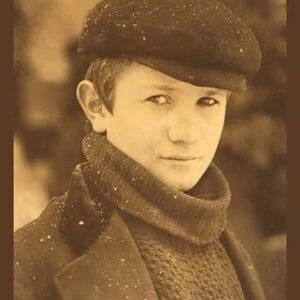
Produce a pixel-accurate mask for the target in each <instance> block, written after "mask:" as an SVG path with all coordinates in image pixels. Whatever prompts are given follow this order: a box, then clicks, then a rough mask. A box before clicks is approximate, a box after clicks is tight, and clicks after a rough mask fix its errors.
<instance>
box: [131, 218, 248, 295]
mask: <svg viewBox="0 0 300 300" xmlns="http://www.w3.org/2000/svg"><path fill="white" fill-rule="evenodd" d="M126 220H127V224H128V225H129V228H130V230H131V232H132V235H133V237H134V239H135V241H136V244H137V246H138V248H139V251H140V253H141V255H142V257H143V259H144V261H145V262H146V265H147V267H148V269H149V272H150V275H151V278H152V281H153V283H154V286H155V287H156V291H157V294H158V295H159V297H160V299H170V300H171V299H174V300H175V299H205V300H206V299H214V300H215V299H222V300H223V299H244V295H243V292H242V289H241V285H240V283H239V279H238V277H237V275H236V272H235V270H234V268H233V266H232V263H231V261H230V259H229V257H228V255H227V254H226V251H225V249H224V247H223V246H222V244H221V243H220V241H219V240H216V241H215V242H212V243H210V244H208V245H205V246H198V245H195V244H193V243H188V242H186V241H184V240H180V239H178V238H176V237H174V236H172V235H168V234H165V233H164V232H163V231H161V230H159V229H157V228H155V227H152V228H150V227H151V226H149V225H147V224H146V223H145V222H141V221H138V220H136V219H133V218H128V217H127V218H126Z"/></svg>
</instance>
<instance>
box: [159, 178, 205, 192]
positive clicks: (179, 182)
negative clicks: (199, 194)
mask: <svg viewBox="0 0 300 300" xmlns="http://www.w3.org/2000/svg"><path fill="white" fill-rule="evenodd" d="M201 177H202V176H200V175H199V176H194V177H192V178H184V177H183V176H181V177H176V178H172V177H168V178H160V180H161V181H162V182H163V183H165V184H166V185H167V186H169V187H171V188H173V189H176V190H179V191H182V192H186V191H189V190H190V189H192V188H193V187H194V186H195V185H196V184H197V183H198V182H199V180H200V178H201Z"/></svg>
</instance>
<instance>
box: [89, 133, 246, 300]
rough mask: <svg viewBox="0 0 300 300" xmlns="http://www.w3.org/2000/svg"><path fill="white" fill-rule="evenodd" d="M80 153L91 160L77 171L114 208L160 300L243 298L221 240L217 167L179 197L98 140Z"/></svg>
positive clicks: (223, 204) (224, 192)
mask: <svg viewBox="0 0 300 300" xmlns="http://www.w3.org/2000/svg"><path fill="white" fill-rule="evenodd" d="M83 151H84V154H85V156H86V158H87V159H88V161H89V164H87V165H86V166H85V168H84V170H83V171H84V174H85V176H86V177H87V181H88V182H89V184H90V185H91V186H92V187H93V188H92V189H93V190H95V191H96V193H99V194H100V195H101V197H102V198H103V195H104V196H105V197H106V198H107V200H108V201H109V202H110V203H111V204H113V205H114V206H115V207H116V208H117V209H118V210H119V211H120V213H121V215H122V216H123V218H124V220H125V222H126V223H127V225H128V227H129V229H130V231H131V234H132V236H133V238H134V240H135V242H136V245H137V247H138V249H139V251H140V253H141V256H142V257H143V259H144V261H145V264H146V266H147V268H148V270H149V274H150V276H151V279H152V281H153V284H154V286H155V289H156V292H157V294H158V296H159V298H160V299H244V295H243V291H242V288H241V285H240V282H239V279H238V277H237V274H236V272H235V270H234V267H233V265H232V263H231V261H230V258H229V257H228V255H227V253H226V251H225V249H224V247H223V246H222V244H221V242H220V241H219V237H220V235H221V234H222V232H223V230H224V227H225V225H226V210H227V207H228V205H229V202H230V192H229V188H228V184H227V182H226V180H225V178H224V177H223V175H222V173H221V172H220V171H219V170H218V169H217V167H216V166H214V165H212V166H210V167H209V168H208V170H207V171H206V173H205V174H204V176H203V177H202V178H201V180H200V181H199V182H198V183H197V185H196V186H195V187H194V188H193V189H192V190H190V191H189V192H188V193H183V192H180V191H178V190H175V189H172V188H170V187H168V186H166V185H164V184H163V183H161V182H160V181H158V180H157V179H156V178H154V176H152V175H151V174H149V173H148V172H147V171H146V170H145V169H144V168H143V167H142V166H141V165H139V164H138V163H136V162H135V161H133V160H131V159H130V158H129V157H128V156H126V155H125V154H124V153H122V152H120V151H119V150H117V149H116V148H115V147H114V146H112V145H111V144H110V143H108V142H107V140H106V138H105V137H103V136H101V135H98V134H95V133H91V134H90V135H89V136H87V137H86V138H85V139H84V141H83ZM94 197H96V198H97V195H94Z"/></svg>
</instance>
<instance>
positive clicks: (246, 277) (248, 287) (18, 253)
mask: <svg viewBox="0 0 300 300" xmlns="http://www.w3.org/2000/svg"><path fill="white" fill-rule="evenodd" d="M90 202H91V198H90V194H89V191H88V189H87V186H86V183H85V180H84V178H83V175H82V173H81V171H80V169H77V171H76V172H75V173H74V174H73V177H72V180H71V184H70V187H69V191H68V192H67V193H66V194H65V195H63V196H61V197H58V198H55V199H53V200H52V201H51V203H50V204H49V205H48V207H47V208H46V209H45V210H44V212H43V213H42V214H41V216H40V217H39V218H38V219H36V220H35V221H34V222H32V223H30V224H28V225H26V226H25V227H23V228H21V229H20V230H18V231H17V232H16V233H15V259H14V266H15V271H14V279H15V284H14V290H15V297H14V299H15V300H29V299H30V300H58V299H61V300H96V299H138V300H139V299H148V300H150V299H158V296H157V295H156V293H155V292H153V291H155V288H154V286H153V283H152V281H151V279H150V275H149V273H148V271H147V267H146V265H145V263H144V261H143V259H142V257H141V255H140V253H139V251H138V249H137V246H136V244H135V242H134V240H133V237H132V236H131V233H130V231H129V229H128V227H127V225H126V224H125V222H124V221H123V219H122V217H121V215H120V214H119V213H118V211H117V210H116V209H113V208H112V207H108V206H107V207H106V208H105V212H104V213H105V215H106V219H105V221H101V222H99V216H97V214H96V213H95V211H94V210H92V209H91V206H90ZM78 217H79V218H80V222H78ZM221 241H222V244H223V245H224V247H225V249H226V251H227V253H228V255H229V257H230V259H231V261H232V263H233V265H234V267H235V269H236V272H237V274H238V277H239V279H240V282H241V285H242V288H243V291H244V294H245V297H246V298H247V299H251V300H255V299H265V298H264V295H263V291H262V288H261V285H260V283H259V280H258V277H257V274H256V272H255V270H254V267H253V265H252V263H251V261H250V258H249V257H248V255H247V254H246V253H245V251H244V250H243V248H242V247H241V245H240V244H239V243H238V241H237V240H236V239H235V237H234V235H233V234H232V232H231V231H230V230H228V229H226V230H225V231H224V233H223V234H222V236H221ZM133 280H134V281H136V282H138V283H139V284H138V285H136V288H128V286H130V285H132V281H133ZM116 282H118V286H119V288H114V287H112V286H113V285H112V283H116Z"/></svg>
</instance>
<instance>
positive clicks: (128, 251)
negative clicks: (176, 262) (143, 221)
mask: <svg viewBox="0 0 300 300" xmlns="http://www.w3.org/2000/svg"><path fill="white" fill-rule="evenodd" d="M92 202H93V201H92V199H91V197H90V194H89V191H88V187H87V185H86V183H85V181H84V178H83V175H82V171H81V167H80V166H79V167H77V168H76V170H75V172H74V173H73V177H72V180H71V184H70V191H69V196H68V199H67V202H66V210H65V213H64V215H63V218H62V221H61V224H60V231H61V232H62V233H63V234H64V236H65V238H66V239H67V241H68V242H69V244H70V246H71V247H72V249H73V250H74V252H75V253H77V254H79V256H78V258H77V259H75V260H74V261H73V262H71V263H70V264H68V265H67V266H66V267H65V268H64V269H63V270H61V271H60V272H59V273H58V274H56V276H55V279H54V282H55V285H56V288H57V289H58V291H59V294H60V295H61V298H62V299H63V300H71V299H77V300H85V299H89V300H94V299H95V300H96V299H151V300H154V299H156V300H157V299H158V297H157V294H156V292H155V289H154V286H153V283H152V281H151V278H150V275H149V273H148V271H147V267H146V265H145V263H144V261H143V259H142V257H141V255H140V253H139V251H138V249H137V246H136V244H135V242H134V240H133V237H132V236H131V233H130V231H129V229H128V228H127V226H126V224H125V223H124V221H123V219H122V217H121V216H120V214H119V213H118V212H117V210H113V209H111V207H108V208H107V209H108V211H107V210H105V211H104V210H103V208H101V209H100V210H99V209H97V210H96V209H95V208H94V207H93V204H92ZM101 212H102V213H101Z"/></svg>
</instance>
